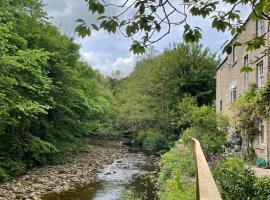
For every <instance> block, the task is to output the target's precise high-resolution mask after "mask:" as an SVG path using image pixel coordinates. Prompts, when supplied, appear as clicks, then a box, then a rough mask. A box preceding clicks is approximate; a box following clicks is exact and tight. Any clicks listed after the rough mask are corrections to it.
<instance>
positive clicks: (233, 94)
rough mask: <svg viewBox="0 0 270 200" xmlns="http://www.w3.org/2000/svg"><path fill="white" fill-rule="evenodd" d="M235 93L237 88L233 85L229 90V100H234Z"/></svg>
mask: <svg viewBox="0 0 270 200" xmlns="http://www.w3.org/2000/svg"><path fill="white" fill-rule="evenodd" d="M236 95H237V88H236V86H233V87H232V88H231V90H230V96H231V102H235V101H236Z"/></svg>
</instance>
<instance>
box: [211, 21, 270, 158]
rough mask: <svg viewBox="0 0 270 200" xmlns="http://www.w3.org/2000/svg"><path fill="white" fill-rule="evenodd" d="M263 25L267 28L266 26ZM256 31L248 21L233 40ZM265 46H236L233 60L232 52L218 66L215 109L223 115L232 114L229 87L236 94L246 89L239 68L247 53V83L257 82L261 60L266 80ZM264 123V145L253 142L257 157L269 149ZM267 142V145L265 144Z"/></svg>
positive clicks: (267, 58)
mask: <svg viewBox="0 0 270 200" xmlns="http://www.w3.org/2000/svg"><path fill="white" fill-rule="evenodd" d="M266 25H267V24H265V27H266V28H268V26H266ZM256 33H257V30H256V22H254V21H249V22H248V23H247V24H246V30H245V31H244V32H243V33H241V34H240V35H238V37H236V38H235V39H234V40H233V41H232V44H233V43H234V42H235V41H239V42H246V41H248V40H250V39H251V38H252V37H254V35H255V34H256ZM266 39H267V46H269V42H270V40H269V34H267V35H266ZM266 49H267V47H261V48H260V49H257V50H254V51H252V52H247V51H246V47H245V46H237V47H236V48H235V58H236V59H235V62H234V61H233V53H231V54H230V55H228V56H227V59H226V60H225V61H224V62H223V64H222V65H221V66H220V67H219V69H218V70H217V73H216V111H217V112H221V113H222V114H224V115H228V116H233V111H232V106H231V94H230V91H231V88H232V87H233V86H235V87H236V88H237V92H236V96H237V97H239V95H242V94H244V92H245V91H246V89H247V88H246V86H245V79H244V77H245V75H244V73H242V72H241V68H242V67H243V66H244V57H245V56H246V55H247V54H248V64H249V66H250V67H251V68H252V72H250V73H249V74H248V78H249V83H256V82H257V64H258V63H260V62H263V80H264V83H265V82H266V80H267V78H268V77H269V65H270V64H269V61H270V56H269V55H267V54H266ZM220 101H222V110H220ZM264 124H265V130H267V131H265V135H264V138H265V144H266V145H265V146H261V145H256V144H255V143H256V141H255V143H254V147H255V151H256V154H257V156H258V157H262V158H265V159H266V160H268V161H269V158H267V151H269V150H270V122H269V120H266V121H265V122H264ZM267 144H268V145H267Z"/></svg>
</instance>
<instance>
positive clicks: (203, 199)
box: [191, 138, 221, 200]
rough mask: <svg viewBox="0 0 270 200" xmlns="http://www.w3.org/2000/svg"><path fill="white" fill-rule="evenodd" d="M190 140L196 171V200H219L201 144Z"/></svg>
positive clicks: (193, 139)
mask: <svg viewBox="0 0 270 200" xmlns="http://www.w3.org/2000/svg"><path fill="white" fill-rule="evenodd" d="M191 139H192V151H193V154H194V161H195V169H196V199H197V200H221V196H220V193H219V191H218V188H217V185H216V183H215V180H214V178H213V176H212V173H211V171H210V168H209V166H208V163H207V161H206V158H205V156H204V153H203V150H202V148H201V144H200V142H199V141H198V140H196V139H195V138H191Z"/></svg>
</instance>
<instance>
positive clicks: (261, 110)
mask: <svg viewBox="0 0 270 200" xmlns="http://www.w3.org/2000/svg"><path fill="white" fill-rule="evenodd" d="M269 94H270V82H269V81H267V82H266V84H265V85H264V86H263V87H262V88H259V89H257V85H256V84H251V85H250V86H249V89H248V91H247V92H246V93H245V94H244V95H243V96H240V97H239V98H238V99H237V100H236V102H235V103H234V104H233V111H235V114H234V120H233V121H234V123H235V126H236V127H237V128H238V129H239V130H240V131H241V137H242V139H243V141H244V144H243V154H244V156H245V158H246V159H251V158H252V157H253V155H254V150H253V146H252V143H253V140H254V136H255V135H256V134H258V133H259V130H258V127H257V121H258V119H265V118H266V117H267V115H268V113H267V109H268V108H267V106H269V102H268V101H269Z"/></svg>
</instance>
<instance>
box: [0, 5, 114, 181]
mask: <svg viewBox="0 0 270 200" xmlns="http://www.w3.org/2000/svg"><path fill="white" fill-rule="evenodd" d="M41 36H42V37H41ZM78 49H79V47H78V45H76V44H75V43H73V42H72V40H71V39H70V38H68V37H67V36H63V35H61V34H60V32H59V30H58V29H57V28H56V27H54V26H53V25H51V24H50V23H49V22H48V21H47V15H46V13H45V12H44V11H43V7H42V3H41V1H36V0H20V1H9V0H2V1H1V2H0V71H1V75H0V138H1V139H0V169H1V172H0V174H1V175H0V181H1V180H7V179H8V178H9V176H13V175H18V174H20V173H23V172H25V171H26V170H28V169H29V168H31V167H34V166H42V165H46V164H52V163H54V162H55V161H56V160H57V159H56V158H59V156H61V155H63V154H64V153H66V152H72V151H74V150H76V151H77V150H78V147H80V146H81V145H82V144H83V143H84V141H85V138H87V137H89V136H90V135H91V133H100V132H102V133H108V132H110V130H112V129H113V124H114V121H115V114H114V109H113V107H114V102H113V96H112V94H111V92H110V91H109V90H108V89H107V87H106V85H107V80H106V79H105V78H104V77H102V76H101V75H100V74H99V73H98V72H96V71H94V70H93V69H91V68H90V67H89V66H88V65H87V64H85V63H82V62H80V61H79V59H80V57H79V51H78Z"/></svg>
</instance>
